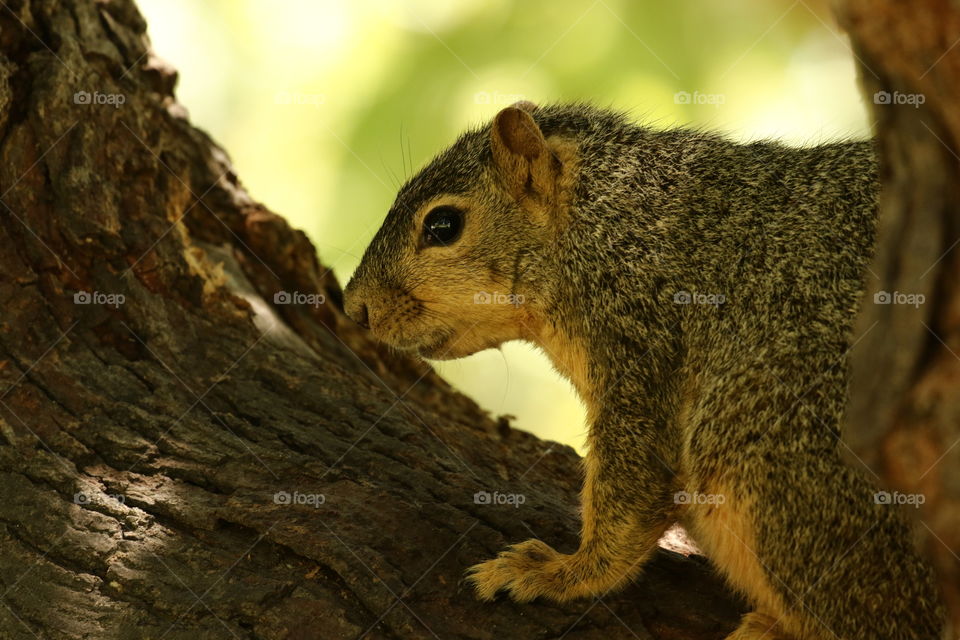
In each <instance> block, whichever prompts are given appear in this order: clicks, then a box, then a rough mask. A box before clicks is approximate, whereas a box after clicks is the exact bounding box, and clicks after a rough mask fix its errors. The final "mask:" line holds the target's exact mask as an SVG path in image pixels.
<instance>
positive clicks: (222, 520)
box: [0, 0, 744, 640]
mask: <svg viewBox="0 0 960 640" xmlns="http://www.w3.org/2000/svg"><path fill="white" fill-rule="evenodd" d="M145 28H146V27H145V24H144V20H143V18H142V17H141V16H140V14H139V13H138V11H137V9H136V8H135V6H134V4H133V3H132V2H130V1H126V0H112V1H110V2H96V3H95V2H90V1H82V0H73V1H70V0H14V1H8V2H6V3H5V5H4V6H3V7H0V154H2V163H0V194H2V195H0V203H2V208H0V261H2V266H0V305H2V306H0V308H2V310H3V311H2V315H0V318H2V325H0V476H2V479H0V604H2V605H3V606H0V630H2V631H0V636H2V637H3V638H33V637H38V638H39V637H42V638H57V639H59V638H65V639H66V638H69V639H79V638H91V639H92V638H96V639H103V638H106V639H120V638H166V639H168V640H174V639H180V638H182V639H188V638H189V639H191V640H193V639H196V638H268V639H274V638H276V639H280V638H288V639H294V638H300V639H309V638H357V637H366V638H384V639H387V638H444V639H447V638H505V637H509V638H514V639H520V640H522V639H523V638H534V637H536V638H568V639H570V640H574V639H580V640H586V639H589V638H598V639H599V638H617V637H619V638H658V639H669V638H691V639H698V638H721V637H723V636H724V634H725V633H726V632H728V631H729V630H730V629H731V628H732V627H733V626H734V625H735V623H736V619H737V617H738V615H739V614H740V613H741V612H742V611H743V608H744V607H743V604H742V603H741V602H739V601H737V600H736V599H735V598H733V597H732V596H731V595H730V594H729V593H728V592H727V591H726V590H725V589H724V587H723V586H722V585H721V583H720V581H719V580H718V578H717V577H716V576H715V575H714V574H713V572H712V571H711V570H710V568H709V566H708V565H706V564H705V563H704V562H703V561H702V559H700V558H697V557H694V556H690V557H688V556H687V555H684V554H681V553H676V552H672V551H668V550H661V551H660V552H659V553H658V555H657V557H656V558H655V560H654V561H653V562H652V563H651V565H650V566H649V567H648V569H647V570H646V572H645V574H644V577H643V578H642V579H641V580H639V581H638V582H637V583H635V584H633V585H632V586H630V587H629V588H628V589H626V590H625V591H623V592H622V593H618V594H612V595H609V596H605V597H604V598H603V599H600V600H596V601H592V602H590V601H586V602H578V603H574V604H570V605H565V606H555V605H551V604H548V603H535V604H530V605H523V606H520V605H516V604H513V603H511V602H509V601H501V602H497V603H495V604H483V603H479V602H477V601H475V600H474V598H473V595H472V594H471V593H470V592H469V590H468V589H466V588H464V587H463V586H462V584H461V582H460V581H461V576H462V573H463V570H464V569H465V568H466V567H468V566H469V565H471V564H473V563H476V562H478V561H481V560H484V559H487V558H489V557H491V556H492V555H493V554H495V553H496V552H498V551H499V550H500V549H501V548H502V547H503V546H504V545H506V544H508V543H511V542H519V541H522V540H524V539H527V538H530V537H532V536H537V537H540V538H543V539H544V540H546V541H548V542H550V543H551V544H554V545H556V546H557V547H558V548H559V549H561V550H567V551H570V550H573V549H574V547H575V545H576V543H577V529H578V526H579V521H578V520H579V519H578V515H577V509H576V506H577V492H578V488H579V483H580V469H579V461H578V459H577V456H576V455H575V453H574V452H573V451H572V450H571V449H570V448H568V447H564V446H560V445H557V444H554V443H549V442H543V441H540V440H538V439H537V438H535V437H533V436H531V435H529V434H527V433H524V432H522V431H515V430H513V429H512V428H511V427H510V425H509V422H508V421H507V420H506V419H499V420H493V419H491V418H490V417H489V416H487V415H486V414H484V412H483V411H481V410H480V409H479V408H478V407H477V406H476V405H475V404H474V403H473V402H472V401H471V400H469V399H467V398H465V397H464V396H462V395H460V394H458V393H456V392H455V391H453V390H452V389H451V388H450V387H449V386H448V385H446V384H445V383H444V382H443V381H442V380H441V379H440V378H438V377H437V376H436V375H435V374H434V373H433V372H432V371H431V370H430V369H429V367H427V366H426V365H423V364H422V363H418V362H414V361H411V360H407V359H404V358H401V357H398V356H396V355H392V354H390V353H387V352H385V351H384V350H382V349H380V348H379V347H377V346H376V345H375V344H373V343H372V342H370V340H369V339H368V338H367V336H366V334H365V333H364V332H363V331H361V330H359V329H358V328H357V327H355V326H354V325H353V324H352V323H350V322H349V321H348V320H347V319H346V318H345V316H344V315H343V313H342V311H341V309H340V288H339V285H338V284H337V282H336V280H335V279H334V278H333V276H332V275H331V274H330V273H329V271H328V270H327V269H326V268H325V267H323V265H322V264H320V262H319V261H318V259H317V257H316V254H315V252H314V249H313V247H312V246H311V244H310V242H309V241H308V240H307V238H306V237H305V236H304V234H303V233H301V232H299V231H295V230H292V229H291V228H290V227H289V226H288V225H287V224H286V223H285V222H284V220H283V219H282V218H280V217H278V216H277V215H275V214H274V213H272V212H270V211H268V210H267V209H266V208H264V207H263V206H262V205H260V204H258V203H256V202H255V201H253V200H252V199H251V198H250V197H249V196H248V195H247V193H246V192H245V191H244V190H243V188H242V187H241V185H240V183H239V181H238V179H237V177H236V176H235V175H234V174H233V172H232V171H231V169H230V164H229V161H228V159H227V157H226V155H225V153H224V152H223V151H222V150H221V149H220V148H219V147H217V146H216V144H214V143H213V142H212V141H211V140H210V139H209V138H208V137H207V136H206V135H205V134H204V133H202V132H201V131H199V130H197V129H194V128H193V127H191V126H190V124H189V123H188V122H187V120H186V118H185V115H184V113H183V110H182V108H181V107H180V106H179V105H178V104H177V103H176V101H175V99H174V97H173V86H174V83H175V73H174V72H173V71H172V70H171V69H169V68H167V67H165V66H164V65H163V63H161V62H160V61H159V60H158V59H156V58H155V57H154V56H153V55H152V54H151V53H150V52H149V50H148V43H147V41H146V37H145ZM277 294H280V296H281V297H279V298H277V297H275V296H277ZM285 295H286V296H289V297H290V298H291V299H292V300H293V301H294V302H300V304H283V301H284V297H283V296H285ZM320 296H322V301H321V298H320ZM304 302H305V303H304ZM484 491H485V492H491V493H492V492H494V491H496V492H500V493H501V494H517V495H520V496H523V503H522V504H519V505H513V504H484V503H483V501H482V500H481V501H480V502H478V501H476V500H475V496H474V494H475V493H476V492H484ZM514 501H515V502H516V501H518V500H514Z"/></svg>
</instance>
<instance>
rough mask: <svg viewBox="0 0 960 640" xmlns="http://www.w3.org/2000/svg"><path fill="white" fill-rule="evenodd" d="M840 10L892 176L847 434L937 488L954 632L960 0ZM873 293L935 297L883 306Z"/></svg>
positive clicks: (885, 478)
mask: <svg viewBox="0 0 960 640" xmlns="http://www.w3.org/2000/svg"><path fill="white" fill-rule="evenodd" d="M839 16H840V20H841V23H842V24H843V25H844V26H845V28H846V30H847V31H848V33H849V34H850V37H851V40H852V43H853V48H854V51H855V53H856V56H857V60H858V66H859V71H860V76H861V78H862V83H863V88H864V94H865V96H866V99H867V100H866V101H867V103H868V105H869V106H870V109H871V113H872V115H873V117H874V118H875V119H876V127H875V129H876V131H877V136H878V140H879V143H880V147H881V150H882V176H883V185H884V186H883V201H882V217H881V230H880V236H879V245H878V248H877V255H876V257H875V260H874V263H873V267H872V276H871V288H870V291H868V295H867V299H866V301H865V303H864V305H863V309H862V312H861V316H860V322H859V327H858V335H862V336H863V338H862V340H861V341H860V342H859V343H858V344H857V346H856V348H855V349H854V351H853V353H852V358H853V371H854V375H853V387H852V391H851V398H852V402H851V408H850V422H851V424H850V427H849V428H848V430H847V434H848V440H849V442H850V447H851V449H852V450H853V452H855V454H856V455H857V456H859V458H860V459H861V461H862V462H863V463H864V464H865V466H866V467H867V468H869V469H871V471H872V472H873V473H875V475H878V476H879V477H880V479H881V481H882V482H883V483H885V484H887V485H888V486H889V487H890V488H891V490H896V491H900V492H902V493H904V494H920V495H922V496H923V497H924V498H925V502H924V504H922V506H921V507H920V508H919V509H908V511H910V512H912V514H913V515H914V516H916V518H917V520H918V530H919V531H920V533H921V535H922V537H923V540H922V544H923V546H924V548H925V551H926V553H927V555H928V556H929V557H930V558H932V560H933V562H934V563H935V564H936V568H937V571H938V575H939V577H940V584H941V586H942V588H943V590H944V594H945V596H946V599H947V602H948V605H949V607H950V610H951V617H952V622H953V626H954V631H953V632H952V633H951V634H950V635H949V637H951V638H953V637H956V633H957V632H958V631H960V556H958V554H960V248H958V244H960V108H958V107H957V105H958V104H960V6H958V4H957V3H956V2H948V1H947V0H912V1H911V2H900V1H899V0H847V1H846V2H844V3H843V4H842V5H841V7H840V10H839ZM878 92H879V93H878ZM898 103H899V104H898ZM874 292H887V293H888V294H892V293H893V292H898V293H900V294H906V295H907V296H909V295H917V294H919V295H922V296H924V301H923V303H921V304H919V305H912V304H910V303H909V298H905V297H903V296H901V297H900V301H901V302H905V303H906V304H897V300H896V299H891V301H892V302H893V304H875V303H874V300H873V293H874ZM916 300H918V299H916ZM881 301H882V300H881Z"/></svg>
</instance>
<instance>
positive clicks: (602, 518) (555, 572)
mask: <svg viewBox="0 0 960 640" xmlns="http://www.w3.org/2000/svg"><path fill="white" fill-rule="evenodd" d="M628 433H629V432H628ZM634 433H635V432H634ZM625 438H626V439H627V440H631V442H617V441H611V440H610V439H606V438H605V439H604V440H605V446H603V447H601V446H594V447H592V448H591V450H590V452H589V453H588V454H587V456H586V458H585V459H584V465H585V468H586V479H585V483H584V487H583V492H582V499H581V501H582V511H583V530H582V535H581V541H580V548H579V549H578V550H577V552H576V553H573V554H569V555H568V554H562V553H558V552H556V551H554V550H553V549H552V548H551V547H550V546H549V545H547V544H545V543H543V542H541V541H540V540H528V541H526V542H523V543H521V544H518V545H514V546H512V547H510V548H508V549H507V550H505V551H503V552H502V553H500V555H499V556H498V557H496V558H494V559H493V560H489V561H487V562H484V563H481V564H478V565H475V566H473V567H471V568H470V569H469V574H470V575H469V580H470V581H471V582H472V583H473V584H474V586H475V588H476V592H477V596H478V597H479V598H480V599H482V600H490V599H492V598H493V597H494V595H495V594H496V593H497V592H498V591H499V590H501V589H503V590H506V591H508V592H509V594H510V596H511V597H512V598H513V599H514V600H516V601H518V602H526V601H529V600H533V599H534V598H537V597H544V598H548V599H551V600H554V601H557V602H563V601H566V600H571V599H573V598H580V597H584V596H598V595H602V594H603V593H606V592H607V591H610V590H611V589H614V588H616V587H618V586H621V585H623V584H624V583H626V582H627V581H629V580H630V579H631V578H632V577H633V576H635V575H636V574H637V572H638V571H639V570H640V568H641V567H642V565H643V563H644V562H645V561H646V560H647V559H648V558H649V557H650V556H651V555H652V554H653V552H654V551H655V550H656V548H657V540H659V539H660V536H661V535H663V532H664V531H665V530H666V529H667V527H668V526H669V525H670V524H671V523H672V519H671V517H670V515H671V513H672V511H673V507H674V504H673V502H672V498H671V496H672V494H671V488H670V486H671V485H670V480H671V478H672V472H671V471H670V470H669V469H668V468H666V466H665V464H664V463H663V462H662V461H660V460H659V458H657V456H656V455H655V454H653V453H652V447H649V448H650V449H651V453H650V454H649V455H647V456H644V455H643V453H644V449H645V448H644V447H641V446H638V445H640V444H641V443H638V442H635V441H632V440H633V439H634V438H633V437H632V436H629V435H627V436H625ZM593 440H594V442H597V439H593ZM611 445H612V446H611ZM626 447H629V448H630V449H631V450H632V451H631V454H630V455H625V451H624V448H626ZM637 449H640V451H637ZM645 458H650V459H645ZM621 461H622V462H621Z"/></svg>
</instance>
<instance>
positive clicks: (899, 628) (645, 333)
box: [345, 104, 943, 640]
mask: <svg viewBox="0 0 960 640" xmlns="http://www.w3.org/2000/svg"><path fill="white" fill-rule="evenodd" d="M877 194H878V179H877V167H876V160H875V157H874V150H873V146H872V144H871V143H869V142H845V143H832V144H826V145H822V146H818V147H813V148H806V149H803V148H800V149H798V148H789V147H785V146H783V145H779V144H776V143H767V142H758V143H751V144H749V145H738V144H734V143H732V142H729V141H726V140H723V139H722V138H719V137H717V136H712V135H710V134H706V133H702V132H690V131H663V132H657V131H652V130H650V129H646V128H643V127H638V126H635V125H632V124H630V123H629V122H627V121H626V119H625V118H624V117H623V116H622V115H620V114H615V113H612V112H608V111H602V110H598V109H593V108H591V107H587V106H584V105H573V106H552V107H543V108H538V107H535V106H533V105H530V104H521V105H516V106H514V107H510V108H507V109H505V110H503V111H501V113H500V114H498V116H497V117H496V118H495V119H494V121H493V122H492V123H490V124H489V125H487V126H485V127H483V128H481V129H478V130H476V131H471V132H468V133H466V134H464V135H463V136H461V138H460V139H459V140H458V141H457V142H456V143H455V144H454V145H453V146H452V147H450V148H449V149H447V150H446V151H444V152H443V153H441V154H440V155H439V156H438V157H437V158H436V159H435V160H434V161H433V162H431V163H430V164H429V165H427V166H426V167H425V168H424V169H423V170H422V171H421V172H420V173H419V174H417V176H415V177H414V178H413V179H412V180H411V181H409V182H408V183H407V184H405V185H404V186H403V188H402V189H401V190H400V193H399V194H398V196H397V201H396V203H395V204H394V206H393V207H392V208H391V210H390V212H389V213H388V214H387V219H386V221H385V222H384V224H383V226H382V227H381V229H380V231H379V232H378V233H377V235H376V236H375V237H374V239H373V241H372V242H371V244H370V247H369V248H368V249H367V252H366V254H365V255H364V258H363V261H362V262H361V264H360V266H359V268H358V269H357V271H356V273H355V274H354V277H353V278H352V280H351V281H350V283H349V285H348V286H347V288H346V291H345V307H346V310H347V312H348V313H349V314H350V315H351V316H352V317H354V318H358V319H366V320H367V321H368V323H369V325H370V328H371V331H373V333H374V335H376V336H377V337H378V338H380V339H382V340H384V341H385V342H387V343H388V344H391V345H393V346H395V347H397V348H399V349H405V350H409V351H413V352H416V353H419V354H420V355H423V356H425V357H430V358H449V357H460V356H464V355H467V354H470V353H473V352H475V351H478V350H481V349H484V348H489V347H495V346H497V345H499V344H501V343H503V342H505V341H507V340H514V339H522V340H527V341H529V342H532V343H534V344H536V345H538V346H539V347H540V348H541V349H542V350H543V351H544V353H546V354H547V356H548V357H549V358H550V359H551V360H552V361H553V364H554V366H555V367H556V368H557V370H558V371H559V372H560V373H561V374H562V375H564V376H566V377H567V378H568V379H569V380H570V381H571V382H572V384H573V385H574V387H575V388H576V390H577V393H578V394H579V395H580V397H581V398H582V399H583V401H584V403H585V404H586V405H587V408H588V421H589V429H590V431H589V437H588V444H589V451H588V453H587V455H586V457H585V459H584V476H585V481H584V486H583V491H582V494H581V503H582V511H583V528H582V534H581V540H580V546H579V548H578V550H577V551H576V552H575V553H572V554H569V555H567V554H560V553H557V552H556V551H554V550H553V549H552V548H551V547H549V546H548V545H547V544H546V543H544V542H541V541H539V540H530V541H527V542H523V543H520V544H518V545H514V546H513V547H510V548H509V549H507V550H506V551H504V552H503V553H501V554H500V555H499V556H498V557H497V558H494V559H492V560H488V561H486V562H482V563H480V564H478V565H475V566H474V567H472V568H471V569H470V578H471V580H472V582H473V584H474V585H475V587H476V590H477V595H478V596H479V597H480V598H482V599H485V600H489V599H492V598H493V597H494V596H495V594H496V593H497V592H498V591H505V592H507V593H509V594H510V596H511V597H513V598H514V599H516V600H518V601H528V600H532V599H534V598H537V597H544V598H549V599H552V600H555V601H559V602H563V601H566V600H569V599H571V598H578V597H584V596H593V595H600V594H602V593H605V592H607V591H608V590H610V589H614V588H616V587H618V586H620V585H622V584H624V583H625V582H626V581H628V580H630V579H631V578H632V577H633V576H635V575H636V574H637V573H638V571H640V570H641V569H642V567H643V564H644V562H645V561H646V560H647V559H648V558H649V557H650V555H651V554H652V553H653V551H654V550H655V549H656V543H657V540H658V538H659V537H660V536H661V534H662V533H663V532H664V531H665V530H666V528H667V527H668V526H669V525H671V524H672V523H674V522H676V521H677V520H678V519H682V520H683V521H684V522H685V523H686V524H687V525H688V527H689V530H690V531H691V532H692V533H693V535H694V537H695V538H696V539H698V540H699V542H700V544H701V546H702V547H703V548H704V550H705V551H706V553H707V555H708V557H710V558H711V559H712V561H713V562H714V564H715V565H716V566H717V568H718V570H719V571H720V572H722V573H723V574H724V575H725V576H726V578H727V580H728V581H729V582H730V584H731V585H732V586H733V587H734V588H736V589H737V590H739V591H741V592H742V593H743V594H744V595H745V596H746V597H747V598H748V599H749V601H750V602H752V603H753V605H754V606H755V608H756V610H755V611H754V612H753V613H751V614H749V615H747V616H745V617H744V619H743V621H742V623H741V626H740V627H739V628H738V629H737V631H736V632H734V634H733V635H731V636H730V638H729V640H760V639H761V638H767V639H768V640H827V639H835V638H842V639H844V640H935V639H936V638H937V637H938V635H939V634H940V632H941V630H942V624H943V622H942V620H943V610H942V607H941V605H940V604H939V602H938V599H937V593H936V590H935V589H934V586H933V584H934V583H933V579H932V574H931V572H930V570H929V568H928V567H927V566H926V564H925V563H924V562H923V561H922V560H921V559H920V557H919V556H918V555H917V553H916V551H915V550H914V549H913V547H912V543H911V540H910V535H909V529H908V528H907V526H906V524H905V522H904V520H903V519H902V517H901V516H900V514H899V513H898V512H897V511H896V510H895V509H894V508H892V507H889V506H885V505H878V504H876V502H875V500H874V493H875V492H876V488H875V487H873V486H872V485H871V484H870V483H869V482H868V480H867V479H866V478H865V477H864V475H863V474H862V473H858V472H855V471H854V470H853V469H851V468H849V467H848V466H847V465H846V464H845V463H844V462H843V460H842V457H841V455H840V452H839V447H838V437H839V432H840V427H841V425H842V423H843V419H844V415H843V414H844V405H845V400H846V396H845V394H846V365H845V354H846V351H847V349H848V348H849V346H850V344H851V330H852V326H853V319H854V316H855V312H856V308H857V305H858V303H859V301H860V300H861V299H862V298H863V273H864V271H865V268H866V265H867V264H868V261H869V259H870V254H871V251H872V247H873V239H874V227H875V224H876V213H877ZM444 204H449V205H453V206H455V207H457V211H459V212H460V213H462V218H461V220H462V223H463V224H462V234H461V235H460V236H459V239H458V240H456V241H453V242H450V243H449V244H446V245H444V246H426V247H424V246H423V243H422V242H421V241H420V239H421V238H422V237H423V234H424V230H423V229H422V228H421V227H422V224H423V223H422V221H423V219H424V216H425V215H427V213H428V212H429V211H431V210H433V209H434V208H435V207H437V206H439V205H444ZM484 292H487V293H492V292H497V293H499V294H502V295H504V296H508V297H509V299H510V300H512V301H513V302H512V303H510V304H499V303H498V304H492V303H489V301H487V302H484V301H483V300H480V302H478V303H474V296H477V295H478V293H484ZM695 296H696V300H695V301H692V299H693V298H694V297H695ZM718 296H719V297H718ZM718 300H719V302H718ZM704 301H706V302H704ZM682 491H685V492H686V493H687V498H686V499H685V500H686V502H684V500H681V499H680V497H681V496H682V494H681V493H678V492H682ZM691 495H695V496H701V495H702V496H707V497H709V496H723V497H724V501H723V502H722V503H710V502H705V503H704V502H698V501H691V500H689V496H691Z"/></svg>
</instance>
